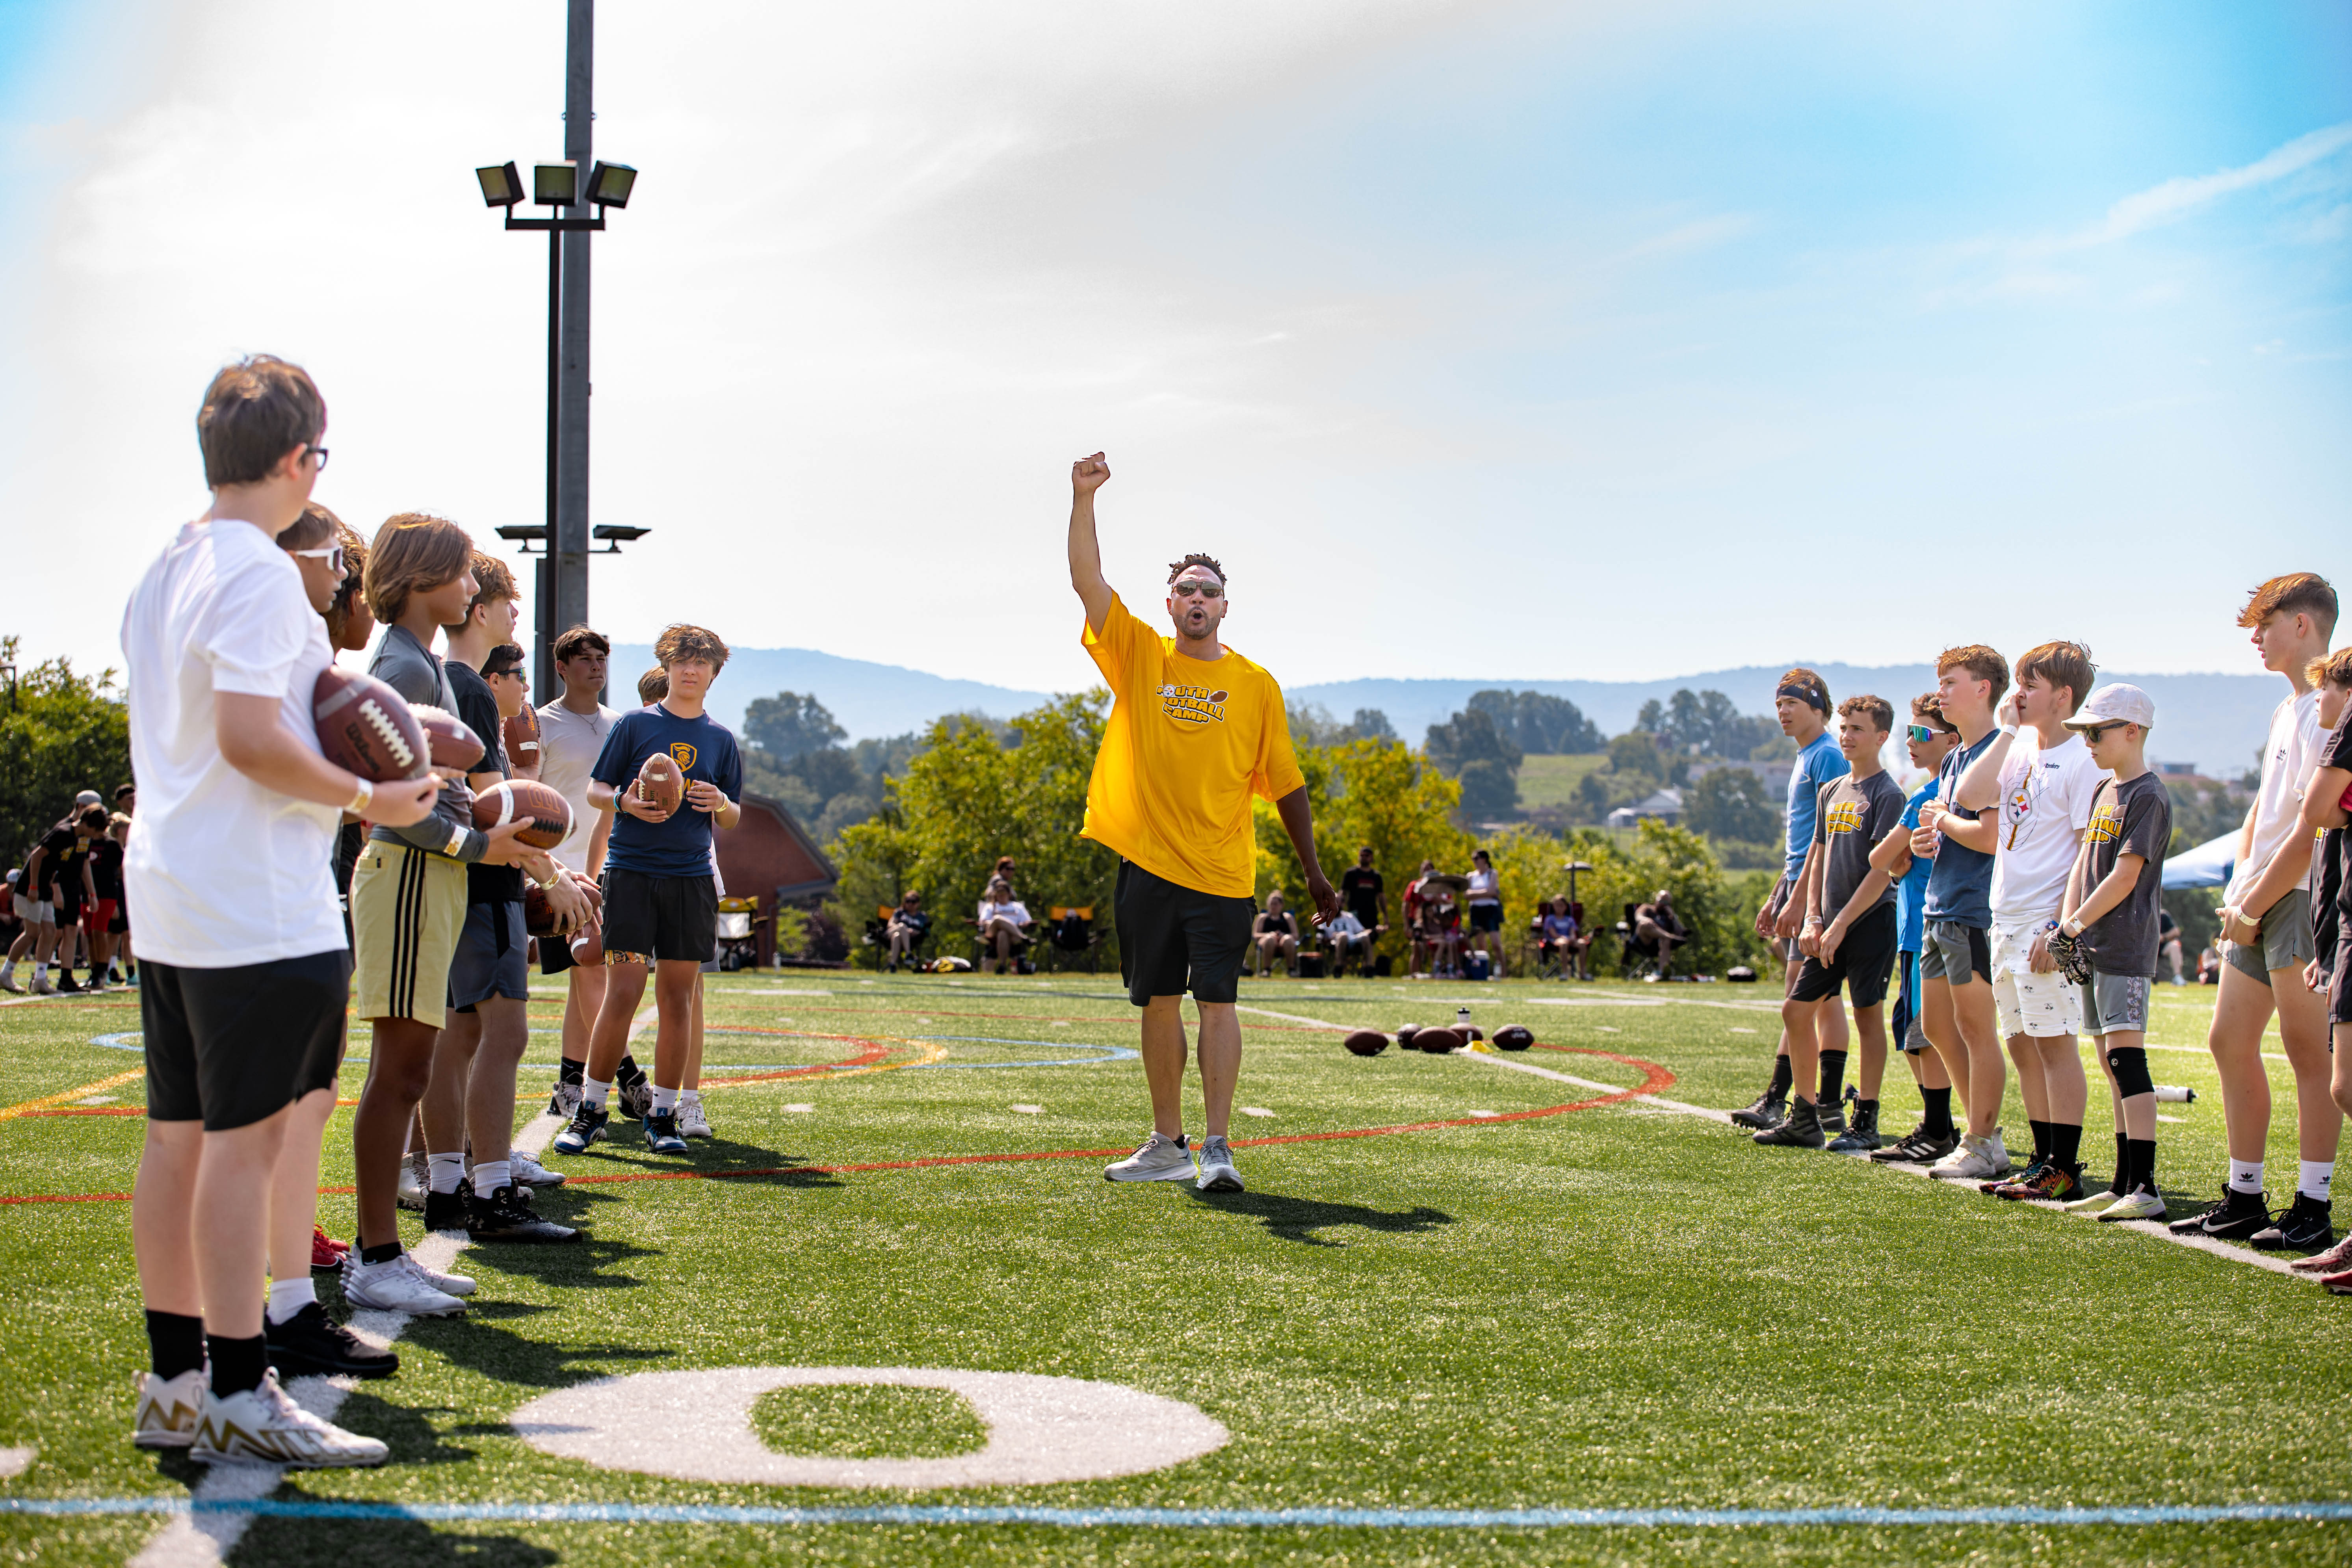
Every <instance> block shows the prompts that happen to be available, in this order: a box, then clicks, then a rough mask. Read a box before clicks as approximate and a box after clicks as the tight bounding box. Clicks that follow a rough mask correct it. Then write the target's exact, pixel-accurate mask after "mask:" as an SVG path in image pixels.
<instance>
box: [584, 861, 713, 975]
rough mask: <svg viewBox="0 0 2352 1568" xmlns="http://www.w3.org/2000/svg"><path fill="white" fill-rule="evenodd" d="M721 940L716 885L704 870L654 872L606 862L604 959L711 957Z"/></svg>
mask: <svg viewBox="0 0 2352 1568" xmlns="http://www.w3.org/2000/svg"><path fill="white" fill-rule="evenodd" d="M718 942H719V889H718V886H717V884H715V883H714V882H712V881H711V879H710V874H709V872H707V871H706V872H704V873H702V874H701V875H700V876H695V877H654V876H648V875H646V873H644V872H642V871H627V870H622V869H620V868H616V867H612V866H607V867H606V868H604V961H605V962H606V963H616V962H623V961H625V960H627V959H629V958H633V957H634V958H642V959H691V960H693V961H694V962H695V963H698V964H699V963H706V962H708V961H709V958H710V955H711V952H712V951H713V950H714V949H715V948H716V947H717V946H718Z"/></svg>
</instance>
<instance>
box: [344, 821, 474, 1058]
mask: <svg viewBox="0 0 2352 1568" xmlns="http://www.w3.org/2000/svg"><path fill="white" fill-rule="evenodd" d="M465 927H466V868H465V867H464V866H462V865H460V864H458V863H457V861H455V860H452V859H450V858H448V857H447V856H446V855H436V854H433V853H432V852H431V851H429V850H424V849H418V848H415V847H411V846H409V845H406V844H385V843H382V842H379V841H376V840H373V839H371V840H370V841H369V842H368V844H367V845H366V846H365V847H363V848H362V849H361V851H360V858H359V865H358V867H357V868H355V869H354V870H353V871H352V947H353V949H354V950H355V951H354V952H353V953H352V956H353V958H354V959H355V960H356V961H357V962H356V968H357V970H358V973H359V993H360V994H359V1014H358V1016H360V1017H362V1018H414V1019H415V1020H416V1021H417V1022H418V1023H420V1024H430V1025H431V1026H433V1027H435V1028H436V1029H437V1028H439V1027H441V1026H442V1025H443V1024H444V1023H445V1022H446V1021H447V1018H448V1006H449V961H450V960H451V959H452V958H453V957H455V956H456V955H457V937H458V934H459V933H460V932H461V931H464V930H465Z"/></svg>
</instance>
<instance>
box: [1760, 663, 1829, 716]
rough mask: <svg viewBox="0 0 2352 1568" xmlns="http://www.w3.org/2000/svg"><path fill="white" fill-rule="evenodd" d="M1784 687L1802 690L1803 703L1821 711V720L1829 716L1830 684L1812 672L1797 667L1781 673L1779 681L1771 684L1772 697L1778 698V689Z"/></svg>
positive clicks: (1802, 667) (1800, 666)
mask: <svg viewBox="0 0 2352 1568" xmlns="http://www.w3.org/2000/svg"><path fill="white" fill-rule="evenodd" d="M1784 686H1795V687H1801V688H1802V689H1803V690H1804V693H1805V697H1804V700H1805V701H1807V702H1809V703H1811V705H1812V706H1813V707H1815V708H1817V709H1819V710H1821V715H1822V718H1824V719H1826V718H1828V717H1829V716H1830V683H1829V682H1828V681H1826V680H1823V679H1822V678H1821V677H1820V676H1819V675H1818V674H1816V673H1814V672H1813V671H1812V670H1810V669H1807V668H1805V667H1804V666H1803V665H1799V666H1797V667H1796V668H1794V669H1790V670H1784V671H1782V672H1781V675H1780V679H1779V680H1777V681H1775V682H1773V687H1772V695H1773V696H1774V697H1776V698H1777V697H1779V696H1780V688H1781V687H1784Z"/></svg>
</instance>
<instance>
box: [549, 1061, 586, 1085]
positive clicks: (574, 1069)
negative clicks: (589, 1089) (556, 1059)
mask: <svg viewBox="0 0 2352 1568" xmlns="http://www.w3.org/2000/svg"><path fill="white" fill-rule="evenodd" d="M555 1081H556V1082H558V1083H586V1082H587V1081H588V1064H587V1063H586V1062H575V1061H573V1060H572V1058H570V1057H566V1058H563V1065H562V1067H559V1068H556V1069H555Z"/></svg>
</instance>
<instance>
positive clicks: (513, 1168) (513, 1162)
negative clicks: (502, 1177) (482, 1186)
mask: <svg viewBox="0 0 2352 1568" xmlns="http://www.w3.org/2000/svg"><path fill="white" fill-rule="evenodd" d="M507 1169H508V1171H509V1172H510V1173H512V1174H513V1176H514V1184H515V1185H516V1186H518V1187H560V1186H562V1184H563V1173H562V1172H561V1171H551V1170H549V1169H548V1168H547V1167H546V1166H544V1165H542V1164H541V1163H539V1162H538V1161H537V1160H534V1159H532V1158H531V1157H530V1155H528V1154H526V1153H524V1152H522V1151H521V1150H520V1149H517V1150H515V1151H514V1152H512V1153H510V1154H509V1155H508V1156H507Z"/></svg>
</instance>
